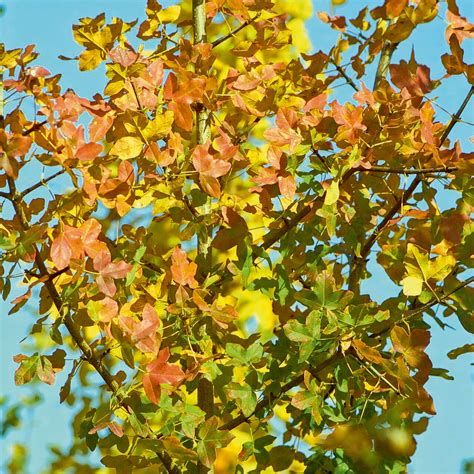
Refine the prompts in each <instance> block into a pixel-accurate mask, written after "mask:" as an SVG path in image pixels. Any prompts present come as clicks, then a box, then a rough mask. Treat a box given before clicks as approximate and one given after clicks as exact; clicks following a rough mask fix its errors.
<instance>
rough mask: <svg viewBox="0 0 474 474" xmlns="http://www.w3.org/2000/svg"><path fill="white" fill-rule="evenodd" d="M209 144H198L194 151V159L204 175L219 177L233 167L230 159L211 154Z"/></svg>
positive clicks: (199, 170)
mask: <svg viewBox="0 0 474 474" xmlns="http://www.w3.org/2000/svg"><path fill="white" fill-rule="evenodd" d="M208 150H209V145H198V146H196V148H195V149H194V151H193V154H192V159H193V165H194V168H195V169H196V171H198V172H199V173H200V174H202V175H204V176H209V177H212V178H219V177H220V176H224V175H225V174H227V173H228V172H229V170H230V168H231V164H230V163H229V162H228V161H224V160H219V159H217V158H214V157H213V156H212V155H210V154H209V151H208Z"/></svg>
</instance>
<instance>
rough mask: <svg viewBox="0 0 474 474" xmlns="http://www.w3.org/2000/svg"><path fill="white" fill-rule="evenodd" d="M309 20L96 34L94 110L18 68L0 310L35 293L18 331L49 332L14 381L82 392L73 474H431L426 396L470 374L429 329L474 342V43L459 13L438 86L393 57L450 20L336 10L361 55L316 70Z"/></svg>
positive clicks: (40, 73) (279, 15)
mask: <svg viewBox="0 0 474 474" xmlns="http://www.w3.org/2000/svg"><path fill="white" fill-rule="evenodd" d="M297 5H298V6H297V7H295V4H294V3H293V2H285V1H283V0H279V1H275V2H272V1H270V0H208V1H207V2H206V1H204V0H194V1H193V2H192V5H191V2H182V3H181V4H180V5H173V6H170V7H168V8H163V7H161V6H160V4H159V3H158V2H157V1H156V0H148V3H147V8H146V19H145V20H144V21H142V22H140V23H139V22H137V21H132V22H126V21H124V20H121V19H118V18H113V19H112V20H111V21H109V22H108V21H106V18H105V15H99V16H98V17H96V18H82V19H81V20H80V22H79V24H77V25H74V26H73V34H74V39H75V41H76V42H77V43H78V44H79V45H81V46H82V47H83V49H82V52H81V53H80V55H79V56H78V58H63V59H65V60H70V59H73V60H77V61H78V66H79V69H80V70H81V71H88V70H92V69H95V68H98V67H101V68H103V69H104V70H105V74H106V76H107V78H108V83H107V86H106V88H105V90H104V91H103V92H102V93H97V94H96V95H94V97H92V98H83V97H79V96H78V95H77V94H76V93H75V92H74V91H72V90H63V89H62V88H61V86H60V77H59V76H58V75H52V74H51V72H50V71H48V70H47V69H45V68H44V67H42V66H41V65H38V64H36V62H34V61H35V60H36V58H37V56H38V54H37V53H36V52H35V51H34V48H33V47H32V46H27V47H26V48H24V49H16V50H8V49H6V48H5V49H4V50H3V51H2V54H1V60H0V66H1V67H2V70H3V75H4V82H3V84H4V89H5V100H4V102H5V114H4V116H2V126H1V127H0V128H1V131H0V146H1V147H2V153H1V157H0V169H1V171H0V173H1V174H0V189H1V190H0V197H1V199H2V200H3V212H4V213H3V217H2V218H1V220H0V247H1V249H2V253H1V262H2V278H1V279H0V281H1V285H2V287H1V289H2V296H3V299H5V300H6V299H8V298H9V295H10V292H11V280H12V278H13V276H14V275H15V273H16V272H19V271H20V272H21V273H22V279H23V284H24V285H25V286H26V292H25V293H24V294H23V295H21V296H19V297H16V298H15V299H14V300H13V302H12V304H13V308H12V309H11V311H10V314H13V313H15V312H18V311H19V310H20V309H21V308H22V307H23V306H24V305H25V304H26V303H27V302H34V303H35V304H36V306H37V310H38V315H37V320H36V322H35V324H34V325H33V326H32V329H31V332H30V334H29V335H28V340H29V342H30V345H31V347H33V348H34V349H33V350H32V351H31V353H29V354H18V355H17V356H16V357H15V361H16V362H17V363H18V368H17V370H16V373H15V381H16V383H17V384H25V383H29V382H34V381H38V380H39V381H41V382H44V383H47V384H53V383H54V382H55V376H56V374H57V373H59V372H61V371H66V372H67V373H68V375H67V379H66V382H65V383H64V385H63V386H62V387H61V388H60V401H61V403H63V402H64V403H67V404H69V405H71V407H73V408H74V409H75V410H76V415H75V418H74V420H73V421H72V424H73V426H74V429H75V434H76V437H75V439H74V444H73V446H71V449H70V452H69V453H67V454H66V455H62V453H58V457H57V459H56V460H55V461H54V463H53V464H52V467H51V468H52V472H64V471H65V470H66V469H68V468H70V467H73V468H75V469H76V470H75V471H74V472H95V471H93V469H92V468H90V467H89V468H88V467H87V466H86V465H80V463H79V461H77V460H75V459H74V456H75V455H76V454H77V453H81V452H83V450H84V449H85V446H87V448H88V449H90V450H98V451H99V452H100V453H101V457H102V459H101V462H102V464H103V465H105V466H107V467H111V468H116V469H117V471H118V472H131V471H132V470H134V469H139V468H143V469H144V470H143V471H142V472H157V469H158V470H160V472H168V473H178V472H208V471H209V470H211V469H215V471H216V472H234V471H236V470H237V472H261V471H263V470H264V469H268V471H267V472H273V471H282V470H286V469H289V468H290V466H291V469H292V470H295V471H298V470H299V471H303V470H306V472H372V471H375V470H376V469H381V472H403V471H404V469H405V467H404V466H406V464H407V463H408V462H409V460H410V457H411V456H412V455H413V453H414V451H415V447H416V443H415V440H414V435H417V434H420V433H422V432H424V431H425V430H426V428H427V425H428V418H427V416H426V415H433V414H434V413H435V409H434V404H433V400H432V398H431V396H430V395H429V393H428V392H427V390H426V389H425V388H424V386H425V384H426V382H427V380H428V379H429V378H430V377H432V376H437V375H438V376H439V375H441V376H445V377H447V376H448V374H447V373H446V371H445V370H443V369H440V368H434V367H433V366H432V363H431V361H430V359H429V357H428V355H427V354H426V353H425V349H426V347H427V345H428V344H429V341H430V325H432V324H439V325H441V326H443V327H444V326H445V325H447V323H446V322H444V319H445V317H449V316H453V315H455V316H456V317H457V318H458V319H459V321H460V323H461V324H462V326H463V327H464V328H465V329H466V331H468V332H471V333H472V332H473V325H472V319H471V316H470V310H472V305H471V306H470V305H469V301H472V288H471V287H470V286H469V285H470V284H471V283H472V282H473V281H474V278H473V277H468V276H466V274H467V270H468V269H469V267H470V264H471V252H470V248H472V232H471V229H472V224H471V223H470V220H469V215H470V212H471V208H472V194H471V193H470V187H471V185H472V180H471V176H472V171H473V166H472V153H471V154H469V153H466V152H464V151H463V149H462V148H461V144H460V143H452V142H451V141H450V138H449V136H450V134H451V132H452V129H453V127H454V126H455V125H456V123H457V122H459V121H461V120H462V118H461V117H462V113H463V111H464V110H465V108H466V107H467V105H468V102H469V100H470V98H471V95H472V94H473V91H474V89H473V86H472V84H474V67H473V66H472V65H469V64H466V63H465V61H464V51H463V49H462V44H463V40H464V39H466V38H469V37H472V36H473V31H474V30H473V27H472V25H470V24H469V23H468V22H467V20H466V19H465V18H464V17H463V16H462V15H461V13H460V12H459V10H458V7H457V5H456V2H455V0H449V1H448V2H447V13H446V15H447V19H448V27H447V29H446V41H447V42H448V44H449V48H450V51H451V53H448V54H444V55H443V56H442V62H443V65H444V67H445V69H446V75H445V76H443V77H441V78H438V79H433V78H431V75H430V68H429V67H428V66H427V65H424V64H421V63H418V61H417V59H416V55H415V53H416V51H413V53H412V54H411V56H410V57H409V58H406V59H404V60H401V61H400V62H399V63H395V62H393V61H392V55H393V54H394V52H395V50H396V48H397V47H399V45H400V44H401V43H403V42H404V41H406V40H407V39H408V38H409V37H410V35H411V34H412V32H413V31H414V30H415V29H416V28H417V27H418V26H419V25H422V24H423V23H428V22H431V21H435V20H436V17H437V15H438V13H439V11H440V8H441V7H440V5H439V4H438V2H437V1H436V0H417V1H413V2H411V1H410V2H409V1H408V0H405V1H400V0H396V1H395V0H385V2H384V3H383V5H381V6H378V7H375V8H372V9H371V10H369V8H368V7H366V8H364V9H362V10H361V11H360V13H359V14H358V15H357V16H356V18H353V19H350V20H349V19H346V18H344V17H341V16H330V15H328V14H326V13H320V14H319V16H320V19H321V20H322V21H323V22H325V23H327V24H328V25H330V27H331V28H333V29H335V30H337V31H339V32H340V37H339V40H338V41H337V43H336V44H335V45H334V47H333V48H332V49H331V51H328V52H322V51H318V52H316V53H310V52H309V46H308V43H307V41H306V36H305V35H306V33H305V30H304V27H303V21H302V20H303V19H304V15H305V13H306V12H307V11H309V10H310V8H309V5H310V2H302V4H301V5H300V4H299V3H298V4H297ZM301 7H302V8H301ZM304 7H307V8H304ZM135 38H138V42H139V43H140V44H138V43H137V40H135ZM372 65H373V66H375V74H374V76H375V80H374V85H373V88H372V89H370V88H369V87H368V80H369V79H370V78H371V66H372ZM453 75H460V76H463V77H465V78H466V82H467V83H469V84H470V86H466V95H465V99H464V100H463V101H462V102H461V103H460V104H459V105H458V108H457V109H456V110H453V112H454V113H453V114H452V115H451V118H450V120H449V121H448V122H447V123H443V122H442V121H440V120H439V118H438V116H437V115H436V113H435V105H436V102H435V100H434V98H433V97H432V96H431V95H430V94H431V93H432V91H435V90H436V89H437V88H438V87H439V86H440V85H441V84H442V83H443V82H444V81H446V80H449V77H450V76H453ZM361 79H363V80H362V81H361ZM341 81H342V82H343V83H344V84H345V85H346V86H347V87H349V88H352V89H353V92H354V94H353V96H351V97H349V99H348V100H347V101H345V102H343V103H340V102H339V101H338V100H337V99H336V98H335V93H336V91H337V89H336V87H337V86H338V85H339V84H340V83H341ZM469 87H470V88H469ZM25 98H28V100H29V101H31V100H32V101H33V102H34V110H32V109H31V108H30V107H28V105H26V104H27V101H26V100H25ZM42 168H44V169H45V170H46V176H47V177H46V178H44V179H41V180H38V182H37V183H36V184H34V185H32V186H30V187H24V186H23V185H22V180H23V179H24V176H26V175H27V174H31V173H38V170H40V169H42ZM57 180H63V182H67V185H68V186H69V188H68V189H67V190H65V191H64V192H58V191H57V190H56V189H55V184H54V183H55V182H57ZM438 189H447V190H453V191H455V192H456V193H457V196H458V199H457V201H456V203H455V206H454V207H453V208H452V209H447V210H444V211H441V210H440V209H439V208H438V206H437V204H436V199H435V195H436V192H437V190H438ZM369 262H370V263H371V264H375V263H376V264H377V265H378V266H379V268H380V269H382V270H383V271H384V272H385V273H386V274H387V276H388V277H389V278H390V280H391V281H392V282H393V283H394V285H396V288H397V289H396V291H394V292H393V293H392V294H390V295H389V297H387V299H386V300H385V301H383V302H377V301H375V300H374V299H372V298H371V297H370V295H368V294H366V292H365V290H364V287H363V286H362V283H363V282H364V281H365V280H367V279H368V278H370V276H371V275H370V273H369V271H368V269H367V264H368V263H369ZM469 298H470V299H469ZM439 312H443V317H442V318H441V317H440V316H439V314H438V313H439ZM472 349H473V345H472V344H466V345H465V346H463V347H459V348H455V349H453V351H452V352H451V353H450V355H451V356H452V358H456V357H458V356H459V355H461V354H463V353H466V352H471V351H472ZM97 387H98V388H97ZM94 388H96V390H95V393H96V397H95V399H91V398H90V393H91V390H88V389H92V391H94ZM32 403H34V401H32ZM276 421H279V424H278V425H276ZM280 426H281V427H282V428H280Z"/></svg>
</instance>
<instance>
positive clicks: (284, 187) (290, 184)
mask: <svg viewBox="0 0 474 474" xmlns="http://www.w3.org/2000/svg"><path fill="white" fill-rule="evenodd" d="M278 187H279V188H280V193H281V194H282V195H283V196H284V197H287V198H289V199H293V198H294V197H295V193H296V183H295V178H294V177H293V176H292V175H291V174H288V175H286V176H278Z"/></svg>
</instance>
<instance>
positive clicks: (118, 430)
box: [107, 421, 123, 438]
mask: <svg viewBox="0 0 474 474" xmlns="http://www.w3.org/2000/svg"><path fill="white" fill-rule="evenodd" d="M107 428H108V429H109V430H110V431H111V432H112V433H113V434H114V435H115V436H118V437H119V438H121V437H122V436H123V429H122V427H121V426H120V425H118V424H117V423H115V421H112V422H110V423H107Z"/></svg>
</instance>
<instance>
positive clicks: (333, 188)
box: [324, 181, 339, 206]
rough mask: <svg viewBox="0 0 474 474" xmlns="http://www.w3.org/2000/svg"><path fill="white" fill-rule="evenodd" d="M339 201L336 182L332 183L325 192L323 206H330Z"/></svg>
mask: <svg viewBox="0 0 474 474" xmlns="http://www.w3.org/2000/svg"><path fill="white" fill-rule="evenodd" d="M338 199H339V184H338V182H337V181H333V182H332V183H331V185H330V186H329V188H328V189H327V191H326V197H325V198H324V204H326V205H327V206H332V205H333V204H335V203H336V202H337V200H338Z"/></svg>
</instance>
